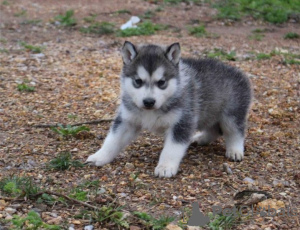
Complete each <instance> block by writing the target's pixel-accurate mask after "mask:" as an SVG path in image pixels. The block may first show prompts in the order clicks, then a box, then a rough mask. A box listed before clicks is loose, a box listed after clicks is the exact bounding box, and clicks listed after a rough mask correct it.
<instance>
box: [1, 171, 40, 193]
mask: <svg viewBox="0 0 300 230" xmlns="http://www.w3.org/2000/svg"><path fill="white" fill-rule="evenodd" d="M0 190H1V191H2V192H4V193H6V194H8V195H11V196H14V197H16V196H24V197H27V198H30V197H32V196H34V195H36V194H37V193H39V192H40V191H41V190H40V188H39V187H38V186H37V185H36V184H34V183H33V181H32V179H31V178H28V177H18V176H12V177H7V178H4V179H2V180H1V181H0Z"/></svg>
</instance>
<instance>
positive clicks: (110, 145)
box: [86, 114, 140, 166]
mask: <svg viewBox="0 0 300 230" xmlns="http://www.w3.org/2000/svg"><path fill="white" fill-rule="evenodd" d="M139 131H140V129H139V128H138V127H135V126H133V125H131V124H129V123H128V122H127V121H123V120H122V118H121V115H120V114H119V115H118V116H117V118H116V119H115V120H114V123H113V125H112V127H111V128H110V131H109V134H108V135H107V137H106V138H105V140H104V143H103V145H102V148H101V149H100V150H98V151H97V152H96V153H95V154H93V155H90V156H89V157H88V159H87V160H86V162H90V163H93V164H95V165H96V166H102V165H105V164H108V163H110V162H111V161H112V160H113V159H114V158H115V157H116V156H117V155H118V154H119V153H120V152H121V151H122V149H123V148H125V147H126V146H127V145H128V144H129V143H130V142H131V141H132V140H134V139H135V138H136V136H137V135H138V134H139Z"/></svg>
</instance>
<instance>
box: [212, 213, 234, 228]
mask: <svg viewBox="0 0 300 230" xmlns="http://www.w3.org/2000/svg"><path fill="white" fill-rule="evenodd" d="M208 217H209V219H210V222H209V223H208V227H209V229H211V230H220V229H231V228H232V227H233V226H234V225H237V222H238V219H239V218H240V217H239V216H235V215H234V214H232V215H229V216H223V215H215V216H213V214H212V213H208Z"/></svg>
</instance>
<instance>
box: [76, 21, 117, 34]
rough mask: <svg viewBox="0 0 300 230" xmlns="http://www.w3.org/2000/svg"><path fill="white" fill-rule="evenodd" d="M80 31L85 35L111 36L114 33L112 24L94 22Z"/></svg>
mask: <svg viewBox="0 0 300 230" xmlns="http://www.w3.org/2000/svg"><path fill="white" fill-rule="evenodd" d="M80 31H81V32H82V33H86V34H100V35H104V34H112V33H113V32H114V24H112V23H109V22H101V23H99V22H95V23H93V24H91V25H90V26H88V27H81V28H80Z"/></svg>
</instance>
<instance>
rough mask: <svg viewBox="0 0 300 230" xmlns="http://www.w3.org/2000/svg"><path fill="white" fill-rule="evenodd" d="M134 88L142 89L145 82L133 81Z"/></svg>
mask: <svg viewBox="0 0 300 230" xmlns="http://www.w3.org/2000/svg"><path fill="white" fill-rule="evenodd" d="M133 86H134V87H135V88H140V87H142V86H143V81H142V79H133Z"/></svg>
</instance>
